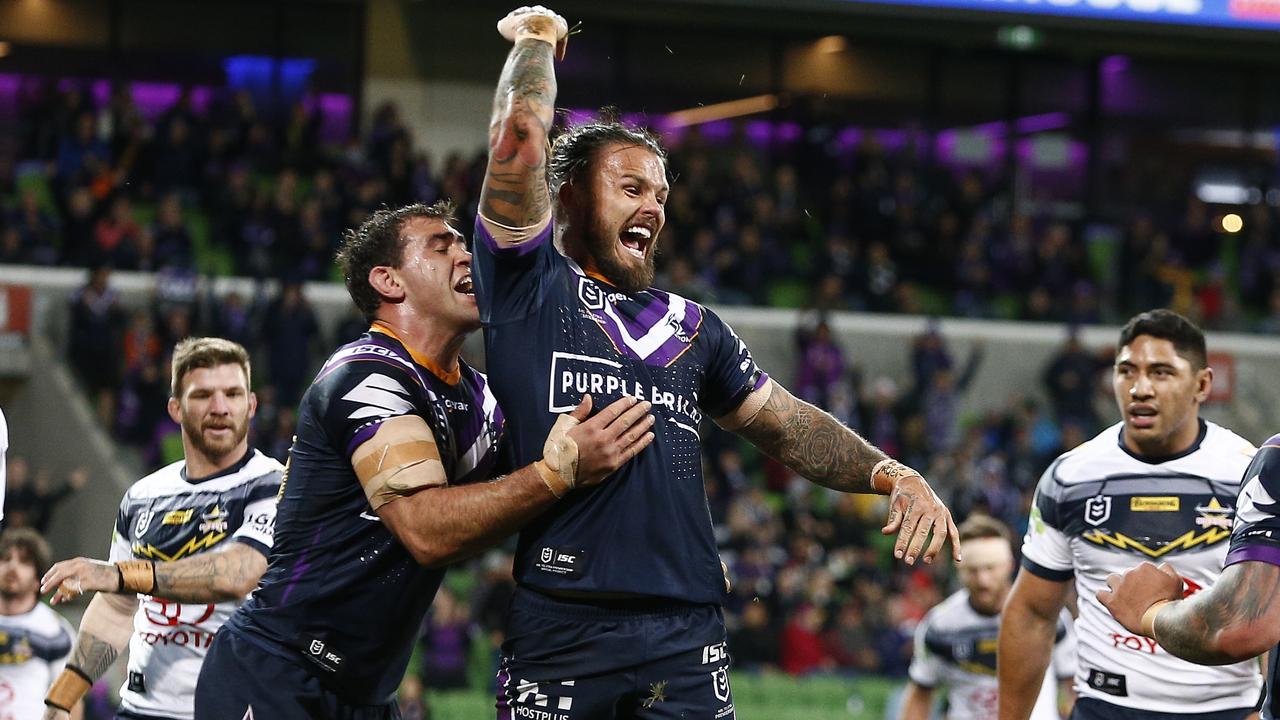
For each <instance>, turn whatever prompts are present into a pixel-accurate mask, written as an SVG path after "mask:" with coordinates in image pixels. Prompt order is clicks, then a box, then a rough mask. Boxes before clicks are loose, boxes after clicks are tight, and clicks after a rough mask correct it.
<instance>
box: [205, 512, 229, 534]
mask: <svg viewBox="0 0 1280 720" xmlns="http://www.w3.org/2000/svg"><path fill="white" fill-rule="evenodd" d="M229 517H230V515H229V514H228V513H227V512H226V511H224V510H223V509H222V508H221V507H220V506H218V505H214V506H213V509H212V510H210V511H209V512H207V513H205V514H204V515H203V516H201V519H202V520H204V522H202V523H200V532H202V533H209V532H215V533H223V532H226V531H227V518H229Z"/></svg>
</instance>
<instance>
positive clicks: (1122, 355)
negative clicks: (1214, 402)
mask: <svg viewBox="0 0 1280 720" xmlns="http://www.w3.org/2000/svg"><path fill="white" fill-rule="evenodd" d="M1111 380H1112V382H1111V385H1112V388H1113V389H1114V390H1115V396H1116V404H1117V405H1118V406H1119V407H1120V414H1121V416H1123V417H1124V440H1125V445H1127V446H1128V447H1129V449H1130V450H1133V451H1135V452H1137V453H1139V454H1142V455H1147V456H1151V457H1162V456H1166V455H1174V454H1176V453H1179V452H1182V451H1183V450H1186V449H1187V448H1189V447H1191V444H1192V443H1194V442H1195V440H1196V437H1198V436H1199V434H1200V424H1199V422H1198V420H1199V417H1200V403H1202V402H1204V401H1205V400H1206V399H1207V398H1208V396H1209V388H1210V386H1211V384H1212V382H1213V372H1212V371H1211V370H1209V369H1207V368H1205V369H1201V370H1196V369H1195V368H1194V367H1192V365H1191V362H1190V361H1189V360H1187V359H1186V358H1185V357H1182V356H1181V355H1179V354H1178V352H1177V349H1176V348H1175V347H1174V345H1173V343H1172V342H1171V341H1169V340H1165V339H1163V338H1154V337H1151V336H1150V335H1139V336H1138V337H1136V338H1134V339H1133V342H1131V343H1129V344H1128V345H1125V346H1124V347H1122V348H1120V352H1119V354H1118V355H1116V364H1115V369H1114V371H1113V374H1112V379H1111Z"/></svg>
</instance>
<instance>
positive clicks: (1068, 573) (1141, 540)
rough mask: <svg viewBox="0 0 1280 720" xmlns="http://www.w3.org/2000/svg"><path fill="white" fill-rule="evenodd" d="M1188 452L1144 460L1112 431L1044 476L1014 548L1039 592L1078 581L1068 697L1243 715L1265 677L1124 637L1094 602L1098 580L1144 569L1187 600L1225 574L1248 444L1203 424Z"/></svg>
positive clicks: (1247, 666) (1250, 667)
mask: <svg viewBox="0 0 1280 720" xmlns="http://www.w3.org/2000/svg"><path fill="white" fill-rule="evenodd" d="M1200 424H1201V425H1200V435H1199V437H1198V438H1197V439H1196V442H1195V443H1194V444H1193V445H1192V446H1191V447H1190V448H1188V449H1187V450H1186V451H1185V452H1182V453H1179V454H1178V455H1175V456H1172V457H1167V458H1141V457H1138V456H1136V455H1134V454H1133V453H1131V452H1130V451H1129V450H1128V449H1127V448H1126V447H1124V444H1123V441H1122V436H1121V432H1122V424H1116V425H1113V426H1112V427H1110V428H1107V429H1106V430H1104V431H1102V433H1101V434H1099V435H1098V436H1097V437H1095V438H1093V439H1092V440H1090V441H1088V442H1086V443H1084V444H1082V445H1081V446H1080V447H1078V448H1076V449H1074V450H1072V451H1070V452H1068V453H1065V454H1063V455H1062V456H1060V457H1059V458H1058V459H1057V460H1055V461H1054V463H1053V464H1052V465H1050V466H1049V469H1048V470H1046V471H1045V474H1044V476H1043V477H1042V478H1041V479H1040V484H1039V486H1038V487H1037V488H1036V497H1035V504H1034V506H1033V507H1032V509H1031V520H1030V523H1029V524H1028V530H1027V535H1026V539H1025V542H1024V544H1023V547H1022V555H1023V562H1022V565H1023V568H1024V569H1025V570H1026V571H1029V572H1031V573H1033V574H1035V575H1037V576H1039V577H1043V578H1045V579H1048V580H1058V581H1062V580H1067V579H1069V578H1071V577H1072V575H1074V576H1075V585H1076V591H1077V593H1078V594H1079V613H1080V614H1079V617H1077V618H1076V637H1077V642H1078V643H1079V651H1078V653H1077V655H1078V658H1079V663H1078V667H1077V669H1076V679H1075V687H1076V691H1077V692H1078V693H1079V694H1080V695H1081V696H1082V697H1091V698H1095V699H1097V700H1100V701H1103V702H1107V703H1111V704H1113V705H1119V706H1122V707H1130V708H1141V709H1143V710H1149V711H1153V712H1169V713H1179V712H1181V713H1186V712H1191V711H1192V709H1194V711H1195V712H1213V711H1217V710H1229V709H1233V708H1243V707H1251V706H1253V705H1254V704H1255V703H1256V702H1257V700H1258V694H1259V690H1260V688H1261V687H1262V677H1261V674H1260V672H1259V670H1258V663H1257V662H1256V661H1253V660H1249V661H1247V662H1241V663H1236V664H1234V665H1222V666H1217V667H1206V666H1203V665H1194V664H1192V663H1189V662H1187V661H1185V660H1181V659H1179V658H1177V657H1174V656H1173V655H1170V654H1169V653H1168V652H1166V651H1165V650H1164V648H1162V647H1160V646H1159V645H1157V644H1156V643H1155V641H1153V640H1150V639H1148V638H1143V637H1138V636H1136V635H1133V634H1131V633H1129V632H1128V631H1127V630H1125V629H1124V627H1123V626H1121V625H1120V623H1118V622H1116V621H1115V619H1114V618H1112V617H1111V614H1110V613H1108V612H1107V610H1106V608H1104V607H1102V604H1101V603H1099V602H1098V598H1097V593H1098V591H1099V590H1102V589H1105V588H1106V586H1107V585H1106V578H1107V575H1109V574H1111V573H1119V572H1123V571H1124V570H1127V569H1129V568H1130V567H1133V566H1134V565H1136V564H1138V563H1139V562H1142V561H1144V560H1148V561H1151V562H1154V563H1157V564H1158V563H1161V562H1167V563H1169V564H1170V565H1172V566H1173V567H1174V569H1175V570H1177V571H1178V574H1179V575H1181V576H1182V578H1183V580H1184V582H1185V583H1186V590H1185V592H1186V594H1188V595H1190V594H1191V593H1194V592H1197V591H1199V590H1201V589H1203V588H1205V587H1208V586H1209V585H1210V584H1212V583H1213V581H1214V580H1216V579H1217V578H1218V576H1219V575H1220V574H1221V572H1222V565H1223V561H1224V560H1225V559H1226V554H1227V546H1228V543H1227V540H1228V538H1229V537H1230V535H1231V523H1232V519H1233V517H1234V515H1235V503H1236V494H1237V492H1238V491H1239V489H1240V479H1241V477H1242V475H1243V473H1244V470H1245V468H1246V467H1248V465H1249V461H1250V459H1251V458H1252V457H1253V453H1254V447H1253V445H1251V444H1250V443H1249V441H1247V440H1245V439H1244V438H1241V437H1240V436H1239V435H1236V434H1235V433H1233V432H1231V431H1230V430H1227V429H1226V428H1224V427H1221V426H1219V425H1215V424H1214V423H1211V422H1206V421H1203V420H1201V421H1200Z"/></svg>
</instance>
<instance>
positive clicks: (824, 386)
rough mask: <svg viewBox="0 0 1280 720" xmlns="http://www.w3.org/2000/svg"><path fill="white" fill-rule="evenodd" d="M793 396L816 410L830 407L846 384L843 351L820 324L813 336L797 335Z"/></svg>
mask: <svg viewBox="0 0 1280 720" xmlns="http://www.w3.org/2000/svg"><path fill="white" fill-rule="evenodd" d="M796 339H797V344H798V345H799V351H800V352H799V362H798V363H797V364H796V365H797V367H796V395H798V396H799V397H800V398H802V399H804V400H807V401H808V402H811V403H814V404H815V405H817V406H818V407H829V406H830V405H831V401H832V399H833V397H834V395H835V393H836V386H837V385H839V384H841V383H843V382H844V380H845V362H844V351H842V350H841V349H840V346H839V345H838V344H837V343H836V342H835V340H833V339H832V337H831V327H830V326H829V325H828V324H827V322H826V320H819V321H818V324H817V325H816V326H815V327H814V328H813V330H812V332H804V331H801V332H798V333H797V338H796Z"/></svg>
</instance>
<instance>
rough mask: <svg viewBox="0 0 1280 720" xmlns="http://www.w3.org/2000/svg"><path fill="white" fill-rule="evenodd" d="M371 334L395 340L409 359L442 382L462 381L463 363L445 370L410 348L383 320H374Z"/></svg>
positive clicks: (370, 328) (370, 329) (450, 383)
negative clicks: (380, 334) (406, 352)
mask: <svg viewBox="0 0 1280 720" xmlns="http://www.w3.org/2000/svg"><path fill="white" fill-rule="evenodd" d="M369 332H371V333H382V334H383V335H386V336H388V337H391V338H394V339H395V340H396V341H397V342H399V343H400V345H401V346H403V347H404V349H405V350H407V351H408V352H409V357H411V358H413V361H414V362H416V363H418V364H419V365H421V366H422V367H424V368H426V369H427V370H429V371H431V374H432V375H435V376H436V377H438V378H440V380H441V381H443V382H445V383H447V384H449V385H457V384H458V383H459V382H461V381H462V364H461V363H459V364H458V367H456V368H454V369H453V370H452V371H450V370H445V369H444V368H442V367H440V366H439V365H437V364H436V363H435V362H434V361H433V360H432V359H431V358H429V357H427V356H426V355H422V354H420V353H418V352H417V351H415V350H414V349H413V348H412V347H409V343H407V342H405V341H404V340H403V339H402V338H401V337H400V336H399V335H397V334H396V331H395V330H392V329H391V327H390V326H389V325H387V324H386V323H384V322H382V321H381V320H374V321H373V324H372V325H370V326H369Z"/></svg>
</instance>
